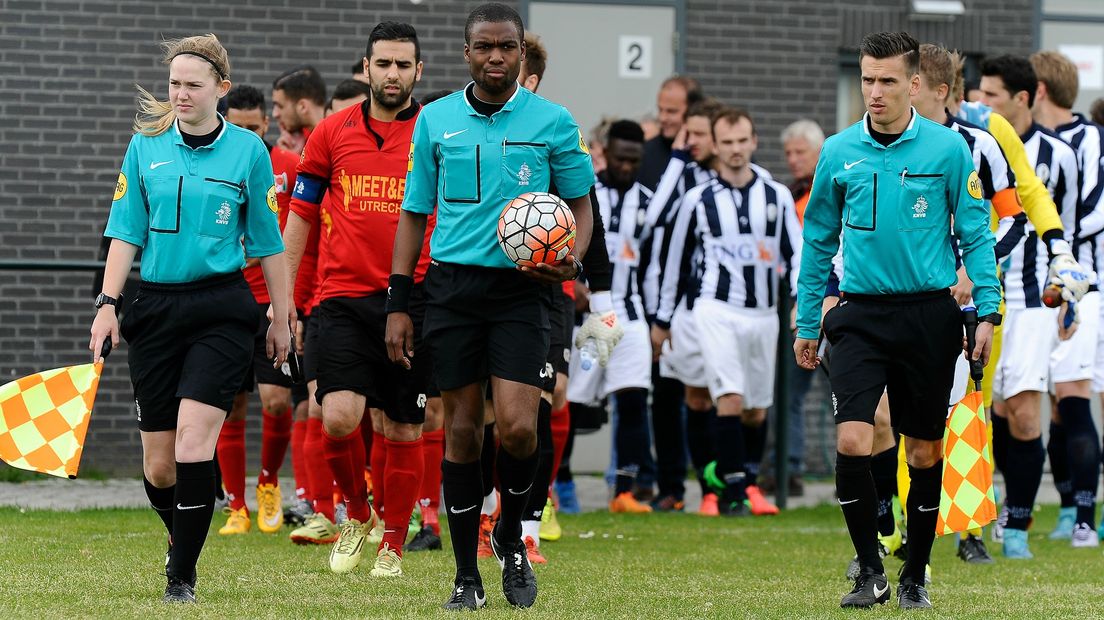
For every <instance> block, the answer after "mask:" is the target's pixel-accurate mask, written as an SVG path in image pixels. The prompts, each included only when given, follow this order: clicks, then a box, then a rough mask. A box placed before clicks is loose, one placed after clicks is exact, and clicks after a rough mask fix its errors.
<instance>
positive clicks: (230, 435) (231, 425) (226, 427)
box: [215, 420, 245, 510]
mask: <svg viewBox="0 0 1104 620" xmlns="http://www.w3.org/2000/svg"><path fill="white" fill-rule="evenodd" d="M215 454H216V456H217V457H218V462H219V470H221V471H222V486H223V487H224V488H225V489H226V499H227V500H229V501H230V508H231V510H240V509H242V508H244V507H245V420H238V421H233V420H227V421H225V422H223V423H222V431H221V432H219V438H218V443H217V444H216V446H215Z"/></svg>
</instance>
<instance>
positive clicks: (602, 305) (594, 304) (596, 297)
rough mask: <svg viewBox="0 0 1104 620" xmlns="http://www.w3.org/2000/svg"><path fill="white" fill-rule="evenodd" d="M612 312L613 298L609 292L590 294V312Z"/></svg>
mask: <svg viewBox="0 0 1104 620" xmlns="http://www.w3.org/2000/svg"><path fill="white" fill-rule="evenodd" d="M610 310H613V296H612V295H610V292H609V291H595V292H592V293H591V294H590V311H591V312H598V313H603V312H609V311H610Z"/></svg>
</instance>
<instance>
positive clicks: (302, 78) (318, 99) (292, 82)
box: [272, 65, 326, 105]
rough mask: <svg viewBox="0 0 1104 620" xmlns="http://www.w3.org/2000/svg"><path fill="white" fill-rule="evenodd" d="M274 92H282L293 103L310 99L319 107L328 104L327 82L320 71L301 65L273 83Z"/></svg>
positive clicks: (286, 72)
mask: <svg viewBox="0 0 1104 620" xmlns="http://www.w3.org/2000/svg"><path fill="white" fill-rule="evenodd" d="M272 90H282V91H284V94H286V95H287V98H288V99H290V100H292V101H299V100H300V99H309V100H311V101H313V102H314V103H317V104H318V105H325V104H326V81H325V80H323V79H322V75H321V74H319V73H318V69H315V68H314V67H312V66H310V65H301V66H298V67H295V68H294V69H291V70H289V71H285V72H284V73H282V74H280V77H278V78H276V79H275V80H273V81H272Z"/></svg>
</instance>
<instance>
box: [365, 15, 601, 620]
mask: <svg viewBox="0 0 1104 620" xmlns="http://www.w3.org/2000/svg"><path fill="white" fill-rule="evenodd" d="M524 36H525V29H524V26H523V25H522V22H521V17H519V16H518V14H517V12H516V11H515V10H514V9H512V8H510V7H508V6H505V5H502V4H495V3H491V4H484V5H481V6H479V7H477V8H476V9H475V10H474V11H472V12H471V14H470V15H469V16H468V20H467V24H466V26H465V29H464V38H465V46H464V58H465V59H466V60H467V62H468V67H469V70H470V72H471V76H472V82H471V83H470V84H468V85H467V86H466V87H465V88H464V89H463V90H462V91H459V92H456V93H453V94H452V95H449V96H447V97H444V98H442V99H440V100H438V101H435V102H434V103H433V105H432V106H428V107H427V108H426V109H425V110H424V111H423V112H422V114H421V115H420V116H419V117H418V121H417V124H416V126H415V129H414V140H413V143H412V144H411V154H410V167H409V172H408V174H407V180H406V194H405V196H404V198H403V204H402V213H401V214H400V216H399V225H398V230H397V232H396V237H395V254H394V261H393V265H392V275H391V279H390V283H389V287H388V301H387V310H388V313H389V316H388V319H387V343H388V348H389V353H390V355H391V359H392V360H393V361H397V362H400V363H404V364H409V361H410V357H411V356H412V355H413V353H411V347H410V345H411V344H412V342H413V339H412V335H413V330H412V326H411V322H410V318H409V316H408V315H407V307H406V306H407V304H408V301H409V293H410V290H411V287H412V284H413V280H412V279H411V277H410V276H411V275H412V274H413V272H414V265H415V263H416V262H417V257H418V255H419V252H420V250H421V247H422V243H423V236H424V230H425V225H426V218H427V216H428V215H429V214H430V213H433V212H434V210H436V212H437V225H436V227H435V228H434V230H433V237H432V240H431V241H432V243H431V245H432V250H431V252H430V257H431V258H432V261H431V263H430V267H429V270H428V272H427V274H426V280H425V293H426V305H427V307H426V318H425V327H424V332H423V338H424V341H425V342H427V343H429V346H430V349H431V353H432V357H433V364H434V371H435V374H436V378H437V383H438V386H439V387H440V389H441V397H442V400H443V402H444V406H445V460H444V463H442V465H441V474H442V476H441V479H442V483H443V485H444V499H445V507H446V509H447V511H448V520H449V531H450V533H451V535H452V546H453V553H454V554H455V556H456V579H455V582H454V589H453V592H452V596H451V598H450V599H449V601H448V602H447V603H446V604H445V608H446V609H455V610H462V609H476V608H479V607H482V606H483V605H484V604H485V602H486V597H485V596H484V594H483V584H482V582H481V579H480V576H479V570H478V568H477V566H476V545H477V538H478V528H479V506H480V504H482V502H483V488H482V480H481V477H480V467H479V455H480V450H481V443H482V440H483V394H484V387H483V384H484V382H485V381H486V380H487V379H488V377H489V378H490V381H491V385H492V388H493V391H494V409H495V420H496V424H497V425H498V430H499V438H500V440H501V447H500V448H499V450H498V457H497V470H498V478H499V481H500V485H501V489H502V498H501V504H500V507H501V513H500V514H501V516H500V518H499V522H498V525H497V526H495V530H494V532H493V533H492V534H491V549H492V551H493V552H494V555H495V556H496V557H497V558H498V561H499V564H500V565H501V566H502V590H503V594H505V596H506V600H507V601H508V602H509V603H510V604H512V605H514V606H517V607H530V606H532V605H533V603H534V602H535V600H536V596H537V582H536V577H535V576H534V575H533V569H532V567H531V566H530V565H529V559H528V553H527V551H526V548H525V544H524V543H522V541H521V517H522V513H523V511H524V509H525V505H526V502H527V500H528V497H529V493H530V491H531V490H532V488H533V486H534V481H535V479H536V471H537V462H538V456H537V434H536V430H537V409H538V406H539V405H538V403H540V402H541V398H540V392H541V386H542V385H543V384H544V379H543V378H542V377H541V373H542V372H544V370H545V358H546V357H547V354H548V348H549V332H550V327H549V320H548V315H549V313H550V312H552V311H553V306H552V293H551V290H550V289H549V286H548V285H549V284H550V283H558V282H562V281H564V280H569V279H571V278H574V277H578V275H579V262H578V259H577V258H575V257H573V256H569V257H568V260H565V261H564V262H563V263H562V264H557V265H538V266H537V267H535V268H523V269H522V270H519V269H517V268H515V266H514V264H513V263H512V262H511V261H510V260H509V259H508V258H507V257H506V255H505V253H504V252H502V250H501V248H499V246H498V241H497V234H496V231H497V226H498V218H499V214H500V213H501V212H502V210H503V208H504V207H505V206H506V205H507V204H508V203H509V202H510V201H511V200H513V199H514V198H517V197H518V196H519V195H521V194H523V193H526V192H543V191H547V190H548V187H549V184H550V183H554V184H555V186H556V187H557V188H558V192H559V195H560V196H563V197H564V199H565V200H566V202H567V204H568V205H569V206H570V207H571V210H572V212H573V213H574V215H575V222H576V241H575V243H576V245H575V248H576V251H578V250H579V249H580V248H582V249H585V248H587V246H588V245H589V244H590V237H591V228H592V212H591V205H590V187H591V185H592V184H593V178H594V170H593V168H592V166H591V161H590V154H589V153H588V152H587V149H586V143H585V142H584V141H583V137H582V134H581V133H580V131H579V127H578V125H577V124H576V123H575V121H574V119H572V117H571V114H570V113H569V112H568V111H567V110H566V109H564V108H563V107H562V106H559V105H556V104H554V103H551V102H549V101H547V100H546V99H543V98H541V97H539V96H538V95H535V94H533V93H531V92H529V91H528V90H525V89H524V88H521V87H520V86H519V85H518V83H517V79H518V74H519V73H520V65H521V60H522V59H523V58H524V54H525V44H524ZM545 374H547V372H545ZM538 484H539V486H540V492H545V486H546V485H547V484H548V481H547V480H543V481H539V483H538Z"/></svg>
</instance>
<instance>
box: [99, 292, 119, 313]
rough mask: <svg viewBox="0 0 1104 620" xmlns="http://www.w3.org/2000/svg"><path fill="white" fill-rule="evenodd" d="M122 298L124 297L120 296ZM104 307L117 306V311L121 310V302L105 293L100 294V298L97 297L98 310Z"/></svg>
mask: <svg viewBox="0 0 1104 620" xmlns="http://www.w3.org/2000/svg"><path fill="white" fill-rule="evenodd" d="M120 297H122V295H120ZM104 306H115V309H116V310H117V309H118V308H119V300H118V299H115V298H114V297H108V296H107V295H105V294H104V293H100V294H99V296H98V297H96V309H97V310H99V309H100V308H102V307H104Z"/></svg>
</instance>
